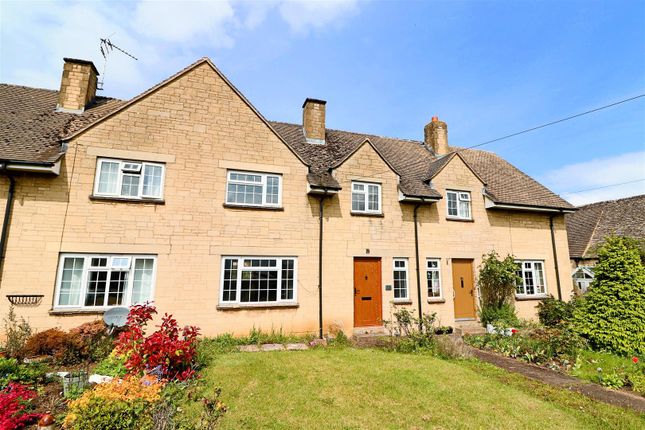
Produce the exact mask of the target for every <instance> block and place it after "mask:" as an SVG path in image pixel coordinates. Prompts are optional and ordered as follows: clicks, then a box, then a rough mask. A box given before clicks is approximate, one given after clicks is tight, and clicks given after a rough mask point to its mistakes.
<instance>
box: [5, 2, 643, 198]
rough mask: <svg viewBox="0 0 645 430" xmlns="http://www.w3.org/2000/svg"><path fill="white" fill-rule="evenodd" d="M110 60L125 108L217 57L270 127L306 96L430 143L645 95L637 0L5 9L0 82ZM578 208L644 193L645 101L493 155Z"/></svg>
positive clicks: (374, 128)
mask: <svg viewBox="0 0 645 430" xmlns="http://www.w3.org/2000/svg"><path fill="white" fill-rule="evenodd" d="M106 36H109V37H110V38H111V40H112V41H113V42H114V43H115V44H117V45H119V46H121V47H123V48H125V49H127V50H128V51H130V52H132V53H133V54H134V55H135V56H137V57H138V58H139V61H134V60H131V59H129V58H128V57H126V56H123V55H120V54H119V53H114V54H111V56H110V59H109V61H108V64H107V69H106V72H105V76H104V78H105V90H104V91H103V95H106V96H114V97H119V98H129V97H132V96H134V95H136V94H138V93H139V92H141V91H143V90H145V89H146V88H148V87H150V86H152V85H154V84H155V83H157V82H158V81H160V80H162V79H164V78H165V77H167V76H169V75H171V74H172V73H174V72H176V71H177V70H179V69H181V68H182V67H184V66H186V65H187V64H190V63H192V62H193V61H194V60H196V59H197V58H200V57H202V56H208V57H210V58H211V59H212V60H213V61H214V62H215V63H216V64H217V66H218V67H219V68H220V69H221V70H222V71H223V72H224V73H225V74H226V75H227V76H228V77H229V79H231V81H232V82H233V83H234V84H235V85H236V86H237V87H238V88H239V89H240V90H241V91H242V92H243V93H244V94H245V95H246V96H247V97H248V98H249V99H250V100H251V102H252V103H253V104H254V105H255V106H256V107H257V108H258V109H259V110H260V111H261V112H262V113H263V114H264V115H265V116H266V117H267V118H269V119H271V120H278V121H289V122H299V121H300V120H301V105H302V101H303V100H304V99H305V98H306V97H316V98H322V99H325V100H327V101H328V104H327V125H328V127H329V128H336V129H345V130H351V131H362V132H369V133H374V134H379V135H385V136H394V137H403V138H411V139H422V136H423V126H424V124H425V123H426V122H428V121H429V120H430V118H431V117H432V116H433V115H438V116H439V117H440V118H441V119H443V120H444V121H446V122H447V123H448V127H449V140H450V143H451V144H452V145H458V146H469V145H473V144H477V143H480V142H482V141H486V140H489V139H493V138H496V137H500V136H503V135H506V134H509V133H512V132H515V131H519V130H522V129H525V128H528V127H532V126H535V125H538V124H541V123H545V122H549V121H552V120H555V119H559V118H561V117H564V116H568V115H571V114H575V113H578V112H582V111H585V110H588V109H591V108H594V107H597V106H601V105H604V104H607V103H610V102H613V101H616V100H620V99H623V98H627V97H630V96H634V95H637V94H642V93H645V2H643V1H633V2H630V1H606V2H603V1H564V2H555V1H548V2H547V1H533V2H532V1H520V2H518V1H512V2H505V1H461V2H438V1H437V2H435V1H427V2H367V1H354V0H345V1H335V2H325V3H321V2H303V1H264V2H236V1H221V2H209V3H200V2H184V3H171V2H109V3H108V2H105V3H102V2H80V3H79V2H56V3H54V2H27V1H22V2H7V1H3V2H1V3H0V81H2V82H9V83H17V84H23V85H30V86H36V87H45V88H54V89H57V88H58V84H59V79H60V73H61V68H62V57H64V56H71V57H78V58H84V59H90V60H93V61H94V62H95V63H96V65H97V67H98V69H99V71H102V70H103V58H102V57H101V55H100V53H99V51H98V45H99V44H98V39H99V38H100V37H106ZM482 149H487V150H490V151H494V152H497V153H498V154H500V155H502V156H503V157H505V158H506V159H508V160H509V161H510V162H512V163H513V164H515V165H516V166H517V167H519V168H520V169H522V170H523V171H525V172H526V173H528V174H530V175H531V176H533V177H535V178H537V179H539V180H541V181H542V182H543V183H544V184H545V185H547V186H549V187H550V188H551V189H553V190H554V191H556V192H557V193H560V194H562V195H563V196H564V197H565V198H567V199H568V200H569V201H571V202H572V203H576V204H582V203H586V202H591V201H597V200H604V199H610V198H619V197H624V196H629V195H634V194H642V193H645V181H641V182H638V183H633V184H628V185H623V186H618V187H608V188H603V189H599V190H594V191H590V192H585V193H576V194H567V193H568V192H572V191H578V190H584V189H587V188H595V187H600V186H605V185H611V184H615V183H619V182H625V181H632V180H637V179H645V98H641V99H639V100H637V101H633V102H630V103H626V104H623V105H621V106H617V107H614V108H611V109H608V110H604V111H602V112H598V113H594V114H591V115H587V116H585V117H582V118H578V119H575V120H572V121H568V122H565V123H562V124H559V125H556V126H552V127H548V128H546V129H543V130H539V131H536V132H533V133H529V134H525V135H522V136H519V137H516V138H512V139H508V140H504V141H501V142H498V143H495V144H491V145H488V146H485V147H483V148H482Z"/></svg>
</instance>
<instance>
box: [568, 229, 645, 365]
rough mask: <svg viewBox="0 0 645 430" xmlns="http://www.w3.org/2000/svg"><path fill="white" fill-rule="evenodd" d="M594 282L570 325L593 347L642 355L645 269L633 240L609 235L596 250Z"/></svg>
mask: <svg viewBox="0 0 645 430" xmlns="http://www.w3.org/2000/svg"><path fill="white" fill-rule="evenodd" d="M598 258H599V261H598V264H597V265H596V266H595V268H594V276H595V278H594V281H593V283H592V284H591V287H590V288H589V291H588V292H587V294H586V295H585V296H584V297H583V298H582V299H581V300H580V304H579V305H578V306H576V308H575V310H574V314H573V327H574V328H575V330H576V331H577V332H578V333H579V334H581V335H582V336H584V337H585V338H587V339H589V341H590V343H591V345H592V346H593V347H594V348H595V349H607V350H609V351H613V352H615V353H617V354H619V355H623V356H629V355H643V354H645V269H644V268H643V265H642V263H641V259H640V256H639V251H638V249H637V248H636V247H635V246H634V244H633V241H629V240H626V239H625V238H622V237H609V238H607V240H606V241H605V244H604V245H603V246H602V247H600V249H599V250H598Z"/></svg>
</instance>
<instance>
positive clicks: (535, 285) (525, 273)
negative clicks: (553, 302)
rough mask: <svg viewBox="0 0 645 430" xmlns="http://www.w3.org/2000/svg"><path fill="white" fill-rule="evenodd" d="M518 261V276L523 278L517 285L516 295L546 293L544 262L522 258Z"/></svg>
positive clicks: (540, 294) (524, 295)
mask: <svg viewBox="0 0 645 430" xmlns="http://www.w3.org/2000/svg"><path fill="white" fill-rule="evenodd" d="M516 263H517V276H519V277H520V278H522V281H521V282H520V283H519V284H518V285H517V291H516V295H517V296H519V297H532V296H544V295H546V281H545V279H544V262H543V261H528V260H521V261H516Z"/></svg>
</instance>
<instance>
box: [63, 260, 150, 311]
mask: <svg viewBox="0 0 645 430" xmlns="http://www.w3.org/2000/svg"><path fill="white" fill-rule="evenodd" d="M66 258H83V259H84V262H83V274H82V277H81V289H80V292H79V303H78V304H77V305H61V304H60V292H61V291H60V290H61V282H62V279H63V269H64V265H65V259H66ZM93 258H106V259H107V260H108V265H107V266H106V269H107V270H108V272H109V273H112V271H124V270H119V268H118V267H112V265H113V264H112V263H113V259H121V258H128V259H129V270H128V271H127V272H128V281H127V284H126V289H125V293H124V296H123V303H122V304H120V305H112V306H107V305H106V306H85V298H86V296H87V287H88V280H89V272H90V271H91V269H92V266H91V262H92V259H93ZM136 260H153V266H152V288H151V289H150V302H152V301H154V297H155V290H156V286H157V256H156V255H152V254H73V253H63V254H60V257H59V259H58V273H57V275H56V289H55V296H54V309H55V310H98V311H100V310H105V309H110V308H115V307H116V308H118V307H130V306H131V305H132V303H131V301H132V289H133V287H134V268H135V262H136ZM108 279H109V275H108ZM108 282H109V281H108ZM107 296H108V291H106V292H105V299H104V300H107Z"/></svg>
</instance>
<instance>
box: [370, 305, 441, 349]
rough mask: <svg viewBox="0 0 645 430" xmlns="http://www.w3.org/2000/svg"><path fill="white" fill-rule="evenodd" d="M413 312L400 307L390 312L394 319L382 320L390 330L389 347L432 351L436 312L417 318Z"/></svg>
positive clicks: (434, 345)
mask: <svg viewBox="0 0 645 430" xmlns="http://www.w3.org/2000/svg"><path fill="white" fill-rule="evenodd" d="M413 312H414V311H409V310H408V309H406V308H402V309H400V310H398V311H396V312H394V313H393V314H392V316H393V317H394V320H392V321H383V324H384V325H385V327H386V328H387V329H388V331H389V332H390V347H391V348H392V349H394V350H395V351H398V352H420V351H434V350H435V347H436V344H435V333H434V332H435V327H434V325H435V322H436V320H437V314H436V313H434V312H433V313H429V314H424V315H422V316H421V319H419V318H417V317H415V316H414V313H413Z"/></svg>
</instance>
